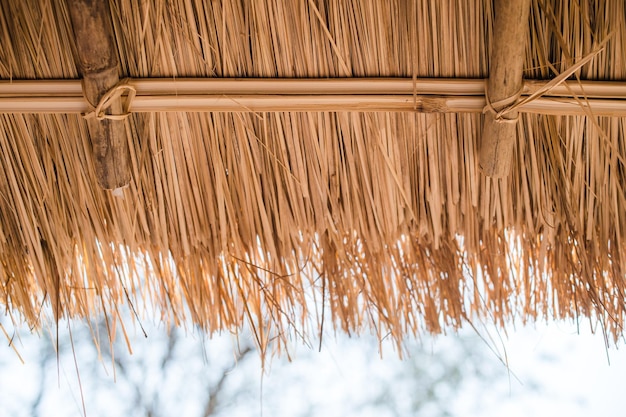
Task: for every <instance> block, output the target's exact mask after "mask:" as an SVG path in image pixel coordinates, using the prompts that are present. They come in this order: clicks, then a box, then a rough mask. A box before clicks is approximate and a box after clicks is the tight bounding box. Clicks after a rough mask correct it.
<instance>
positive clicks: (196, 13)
mask: <svg viewBox="0 0 626 417" xmlns="http://www.w3.org/2000/svg"><path fill="white" fill-rule="evenodd" d="M110 6H111V12H112V16H113V23H114V31H115V35H116V42H117V47H118V50H119V51H120V63H121V74H120V75H121V76H128V77H134V78H141V79H146V78H168V79H179V78H216V79H221V78H237V77H243V78H280V79H284V78H304V79H310V78H315V79H326V78H333V77H346V76H348V77H380V78H401V79H403V80H404V81H403V82H405V83H406V82H407V80H410V84H408V85H409V88H408V90H407V91H406V92H405V93H404V94H405V95H406V98H407V99H408V101H407V102H406V103H404V104H403V106H406V109H404V108H403V110H407V111H403V112H398V111H395V110H397V109H388V108H384V109H379V110H385V111H381V112H372V111H366V110H369V109H364V108H350V107H345V106H344V107H342V108H333V110H336V111H330V110H329V109H322V108H317V109H313V110H317V111H309V110H312V109H311V108H302V109H299V110H301V111H296V110H298V109H297V107H296V108H294V107H292V106H291V104H290V105H289V106H286V105H285V107H282V108H280V109H278V110H280V111H278V112H273V113H268V112H266V111H267V110H268V109H263V108H255V107H254V106H251V105H250V103H244V104H245V106H247V107H248V110H253V112H250V111H246V112H243V111H240V110H241V105H240V108H239V110H238V111H237V112H234V109H233V108H232V107H230V108H228V109H222V110H224V111H223V112H207V111H205V110H204V111H202V110H201V109H200V108H191V107H189V108H184V107H183V108H169V109H167V108H165V109H160V112H159V113H157V112H150V113H134V114H133V115H132V116H131V117H130V118H129V119H128V122H129V123H128V137H129V147H130V152H131V167H132V172H133V181H132V182H131V184H130V185H129V186H128V187H127V188H125V189H123V190H122V191H121V195H122V198H120V197H119V196H116V195H113V194H112V193H110V192H105V191H102V190H100V189H99V187H98V186H97V184H96V182H95V174H94V165H93V162H92V156H91V155H92V149H91V143H90V142H89V139H88V135H87V128H86V124H85V121H84V120H83V119H82V118H81V117H80V116H79V115H78V114H69V113H68V114H65V113H64V114H59V113H56V114H51V113H47V114H30V113H22V114H16V113H13V114H0V300H2V301H1V303H2V304H3V307H4V308H6V309H8V310H10V311H12V312H14V311H16V312H19V313H20V314H19V315H17V316H16V317H19V319H18V321H24V322H26V323H28V324H29V325H33V326H37V325H40V324H42V322H45V321H46V320H54V319H56V318H59V317H60V318H65V317H69V316H72V317H76V316H78V317H93V316H98V315H107V316H108V318H109V332H110V334H111V336H112V337H114V336H115V333H116V331H117V330H118V329H120V328H119V325H120V323H119V315H120V314H121V313H120V311H122V310H123V306H124V305H125V304H129V303H130V304H132V305H133V306H134V307H135V309H136V311H137V312H138V315H139V316H140V317H141V316H142V314H143V313H144V312H146V311H154V312H155V314H156V316H157V317H160V318H162V319H163V320H164V321H166V322H168V323H170V324H173V325H179V324H181V323H185V322H186V320H190V321H193V322H194V323H196V324H197V325H199V326H200V327H201V328H202V329H204V330H205V331H207V332H209V333H211V332H217V331H222V330H226V329H229V330H233V329H235V330H236V329H240V328H241V327H243V326H244V325H246V324H247V325H250V326H252V327H253V328H254V332H255V335H256V337H257V343H258V344H259V347H260V348H261V350H262V351H263V352H268V351H269V349H270V348H272V347H279V348H280V347H281V343H282V342H285V341H286V340H288V337H289V335H294V334H297V335H300V334H301V333H300V332H301V331H306V333H305V336H299V337H306V335H317V334H318V329H317V328H315V327H316V326H317V325H318V323H320V322H321V318H320V317H316V316H315V315H316V313H315V310H314V309H310V307H311V303H310V301H309V300H310V299H311V298H313V299H316V300H323V302H325V311H327V312H330V313H329V314H330V315H331V316H332V317H331V318H332V323H333V324H334V325H335V326H336V327H338V328H340V329H343V330H345V331H348V332H358V331H361V330H363V329H364V328H372V329H375V331H376V332H378V334H379V335H380V336H381V337H385V336H386V335H387V334H389V335H391V337H393V338H395V339H396V340H397V341H398V342H399V341H400V340H401V339H402V337H404V336H406V335H407V334H415V333H418V332H422V331H431V332H440V331H443V330H444V329H445V328H446V327H456V326H460V325H461V324H462V323H463V322H464V321H465V320H468V319H473V318H476V317H478V318H480V319H487V320H490V321H493V322H495V323H497V324H500V325H502V324H504V323H506V322H507V321H509V320H522V321H527V320H534V319H537V318H544V317H555V318H574V317H578V316H588V317H591V318H592V319H597V320H600V321H601V322H602V324H603V325H604V328H605V329H606V331H607V332H608V333H610V334H612V335H614V336H616V337H618V336H619V335H621V334H623V324H624V318H625V317H626V304H625V303H624V294H625V291H626V288H625V283H624V279H623V278H624V274H625V273H626V271H624V266H623V265H626V249H625V248H624V238H625V237H626V222H625V221H624V219H626V197H625V195H626V166H625V165H624V161H625V158H626V139H625V138H626V119H625V118H623V117H615V115H616V114H617V113H609V114H607V115H606V116H602V117H599V116H597V114H596V113H595V110H593V107H590V108H591V109H592V111H594V116H593V117H591V116H590V115H589V111H588V110H589V109H584V110H583V111H581V113H577V115H569V116H565V115H561V114H559V115H542V114H534V113H529V114H523V115H522V118H521V120H520V125H519V131H518V135H519V137H518V142H517V146H516V148H515V153H514V162H513V165H512V169H511V175H510V176H509V177H508V178H507V179H504V180H498V181H494V180H491V179H486V178H484V177H483V176H481V174H480V173H479V171H478V169H477V166H478V165H477V164H478V161H477V154H478V153H477V149H479V146H480V143H478V142H479V140H478V138H479V137H480V134H481V121H482V119H481V117H482V116H481V115H480V114H478V113H477V114H471V113H430V114H424V113H417V112H415V111H414V110H415V109H416V108H418V107H419V104H420V103H419V100H420V97H421V96H422V95H425V94H427V93H425V92H424V93H422V92H420V91H415V90H419V85H418V80H420V79H422V78H429V77H435V78H444V77H448V78H453V79H468V78H471V79H478V80H482V79H485V78H486V77H487V76H488V68H489V62H488V56H489V49H490V47H491V42H492V39H493V37H494V36H497V34H494V33H492V19H493V10H492V9H491V1H487V0H484V1H483V0H473V1H469V2H468V1H466V0H443V1H436V2H435V1H425V0H424V1H421V0H420V1H418V0H415V1H408V2H407V1H401V0H391V1H388V2H381V1H377V0H358V1H357V0H354V1H352V0H348V1H342V2H336V1H330V0H311V1H300V2H294V1H291V0H272V1H269V0H268V1H252V0H242V1H237V2H231V1H212V2H206V1H202V0H168V1H163V2H157V3H152V2H136V1H130V0H116V1H111V2H110ZM624 13H625V10H624V4H623V2H621V1H617V0H614V1H608V2H593V1H591V2H582V1H574V2H562V1H558V0H542V1H539V2H533V10H532V12H531V22H532V26H531V28H530V40H529V42H530V48H529V53H528V55H527V57H526V60H525V65H524V68H525V77H526V78H527V79H530V80H543V82H548V83H549V82H550V81H549V80H546V79H548V78H550V77H551V76H552V75H553V74H551V72H550V66H553V67H554V68H556V69H557V70H558V72H560V73H562V72H564V71H565V70H566V68H568V67H570V66H571V65H572V62H573V59H574V57H584V56H588V55H589V54H590V53H592V52H594V48H595V46H596V45H598V44H599V43H600V42H602V41H603V40H605V39H607V34H609V33H614V36H612V37H610V38H608V40H607V41H606V44H605V46H604V49H603V50H602V51H601V52H599V53H598V54H597V55H595V57H594V59H592V60H590V61H589V62H587V63H586V64H585V65H583V66H582V68H580V70H579V71H580V80H581V83H580V85H578V84H577V81H570V84H568V85H567V86H565V85H561V86H559V87H555V88H554V89H553V90H552V92H551V94H553V95H554V96H552V97H547V96H544V97H541V98H540V99H537V100H534V101H532V102H531V103H528V105H532V104H534V105H537V106H539V107H540V108H539V109H538V110H537V111H538V112H539V113H541V112H543V111H545V109H544V108H543V107H541V106H544V105H547V104H546V103H547V102H550V105H551V106H554V103H558V106H560V107H563V108H567V109H568V111H569V110H571V109H573V108H575V107H577V108H580V104H581V103H580V102H579V101H576V100H573V101H569V102H568V100H567V99H566V98H565V97H563V95H569V94H571V92H574V93H575V94H577V95H579V96H580V97H585V91H586V90H585V88H586V87H585V85H586V84H585V83H586V82H587V81H591V80H595V81H598V82H599V83H601V84H599V85H598V84H596V86H598V88H599V90H597V91H596V92H595V93H594V94H598V97H597V98H592V97H593V94H590V95H589V96H588V99H589V103H592V104H590V105H591V106H593V105H594V104H593V103H595V102H594V101H593V100H608V99H612V100H614V101H617V100H615V99H619V100H623V98H622V99H620V98H619V97H615V96H614V95H620V94H622V93H611V92H608V93H607V91H606V86H605V85H604V84H602V83H604V82H614V81H616V80H623V79H624V78H625V77H626V69H625V68H626V62H624V57H625V56H626V53H625V50H626V49H625V43H624V39H626V28H624V25H623V21H622V20H623V16H624ZM68 22H69V18H68V11H67V9H66V6H65V2H39V1H36V0H28V1H23V2H10V1H0V44H1V45H2V47H1V48H0V79H1V80H3V81H8V80H43V79H73V80H76V79H77V77H78V74H77V71H76V62H75V61H74V58H73V55H72V43H71V42H72V41H71V38H70V36H69V34H70V31H69V23H68ZM413 80H415V81H413ZM481 82H482V81H481ZM416 86H417V87H416ZM65 87H67V86H65ZM344 87H345V85H344ZM403 88H404V87H403ZM539 88H540V87H537V85H536V84H535V83H528V84H527V89H526V90H525V93H526V94H528V95H532V94H533V93H534V92H536V91H538V89H539ZM570 90H571V91H570ZM161 93H162V91H161ZM161 93H159V92H158V91H156V90H155V91H153V94H154V96H155V97H156V96H158V95H159V94H161ZM579 93H582V94H579ZM590 93H591V91H590ZM73 94H75V93H67V95H66V97H65V99H68V98H70V99H71V98H72V97H73ZM176 94H177V92H176V91H175V86H174V91H173V92H172V95H174V96H175V95H176ZM227 94H228V93H227ZM250 94H251V95H255V93H250ZM306 94H307V92H306V91H305V92H303V93H302V95H303V96H304V95H306ZM344 94H345V95H346V96H353V95H354V92H353V91H352V92H337V93H336V95H339V96H341V95H344ZM380 94H381V93H380V91H379V92H377V93H376V94H375V95H380ZM390 94H392V93H390ZM393 94H396V93H395V92H394V93H393ZM452 94H454V91H452V92H447V93H445V94H444V95H446V96H447V95H450V97H448V98H447V100H454V99H456V100H461V99H464V97H465V96H469V95H471V96H472V97H470V98H471V99H472V100H478V101H481V100H482V99H481V97H480V96H475V95H473V94H470V93H463V94H462V97H451V95H452ZM612 94H614V95H612ZM188 95H192V93H189V92H188V91H185V92H184V94H182V93H181V94H179V96H188ZM243 95H244V96H245V95H246V94H243ZM256 95H258V94H256ZM622 95H623V94H622ZM140 96H141V95H140V94H138V97H137V98H136V99H135V103H134V104H133V106H134V108H135V110H137V108H136V107H135V106H136V105H138V103H139V101H138V100H139V98H140ZM257 98H258V97H257ZM309 98H310V97H309ZM431 98H432V97H431ZM56 99H58V97H57V98H56ZM155 100H156V99H155ZM542 100H543V101H542ZM581 101H583V100H581ZM146 102H147V101H146ZM230 102H231V103H232V100H230ZM583 102H584V101H583ZM14 104H15V106H17V102H16V103H14ZM162 104H163V103H162ZM147 105H148V104H146V106H147ZM163 105H166V104H163ZM283 105H284V103H283ZM482 106H484V100H483V102H482V104H481V108H482ZM153 110H154V109H153ZM163 110H166V111H163ZM167 110H169V111H167ZM305 110H306V111H305ZM347 110H355V111H347ZM356 110H358V111H356ZM391 110H394V111H391ZM76 111H78V112H80V111H84V110H81V109H79V110H76ZM609 116H610V117H609ZM55 277H56V278H55ZM46 303H48V305H54V306H56V305H58V308H57V309H55V313H56V317H55V314H52V315H51V316H50V317H46V316H45V313H42V311H44V312H45V311H49V310H45V309H44V310H42V308H41V306H42V304H46ZM317 311H318V312H319V311H323V309H318V310H317ZM318 314H319V313H318ZM325 323H326V324H328V323H330V322H329V321H326V322H325ZM121 330H122V332H124V328H123V327H122V328H121ZM275 342H276V343H275Z"/></svg>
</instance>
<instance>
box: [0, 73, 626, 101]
mask: <svg viewBox="0 0 626 417" xmlns="http://www.w3.org/2000/svg"><path fill="white" fill-rule="evenodd" d="M485 81H486V80H484V79H476V78H418V79H416V80H413V79H411V78H315V79H300V78H287V79H284V78H135V79H129V82H128V83H129V85H132V86H133V87H135V89H136V90H137V95H138V96H142V95H143V96H150V95H165V96H168V95H209V94H212V95H215V94H225V95H247V94H250V95H252V94H262V95H291V94H295V95H305V94H310V95H344V94H345V95H347V94H359V95H374V94H385V95H407V94H411V95H412V94H413V93H416V94H417V95H441V96H484V94H485V91H484V90H485ZM549 81H550V80H524V87H523V90H522V96H528V95H531V94H532V93H534V92H536V91H538V90H540V89H542V88H543V87H545V85H546V84H547V83H548V82H549ZM81 94H82V87H81V80H0V98H3V97H4V98H10V97H57V96H61V97H63V96H65V97H74V96H80V95H81ZM545 96H546V97H568V98H572V97H574V96H575V97H580V98H583V97H587V98H618V99H619V98H621V99H626V81H567V82H564V83H563V84H560V85H557V86H556V87H553V88H552V89H551V90H550V91H549V92H548V93H547V94H545Z"/></svg>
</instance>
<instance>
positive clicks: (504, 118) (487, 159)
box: [479, 0, 530, 178]
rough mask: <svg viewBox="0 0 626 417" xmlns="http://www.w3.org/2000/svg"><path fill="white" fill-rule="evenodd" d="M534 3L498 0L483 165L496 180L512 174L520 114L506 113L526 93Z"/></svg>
mask: <svg viewBox="0 0 626 417" xmlns="http://www.w3.org/2000/svg"><path fill="white" fill-rule="evenodd" d="M529 12H530V0H496V1H495V20H494V28H493V46H492V50H491V60H490V63H489V80H488V81H487V94H486V96H487V99H488V101H489V102H490V103H492V104H493V105H489V103H488V108H489V110H488V111H487V112H486V114H485V121H484V123H483V135H482V144H481V148H480V157H479V164H480V167H481V169H482V171H483V172H484V173H485V175H487V176H490V177H495V178H502V177H506V176H507V175H508V173H509V170H510V167H511V164H512V161H513V152H514V150H515V143H516V140H517V119H518V117H519V113H518V111H511V112H504V113H500V112H502V111H505V110H506V108H507V107H508V106H510V105H512V104H514V102H515V98H516V96H517V95H518V94H521V93H522V86H523V80H522V75H523V73H522V70H523V65H524V57H525V53H526V43H527V39H528V15H529Z"/></svg>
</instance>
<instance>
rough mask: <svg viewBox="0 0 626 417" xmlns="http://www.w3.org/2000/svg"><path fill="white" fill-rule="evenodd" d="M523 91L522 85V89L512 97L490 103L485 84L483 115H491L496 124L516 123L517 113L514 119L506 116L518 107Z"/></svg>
mask: <svg viewBox="0 0 626 417" xmlns="http://www.w3.org/2000/svg"><path fill="white" fill-rule="evenodd" d="M523 89H524V86H523V84H522V87H521V88H520V89H519V90H518V91H517V92H516V93H515V94H513V95H512V96H510V97H506V98H503V99H502V100H498V101H496V102H492V101H491V99H490V98H489V88H488V87H487V84H486V83H485V100H486V101H487V105H486V106H485V107H484V108H483V113H491V114H493V118H494V120H495V121H496V122H497V123H517V121H518V120H519V113H517V114H516V115H515V117H514V118H510V117H506V116H507V115H509V114H510V113H512V112H513V111H515V110H516V109H517V108H518V107H519V105H520V103H521V100H520V98H521V96H522V90H523Z"/></svg>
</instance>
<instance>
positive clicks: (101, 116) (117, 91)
mask: <svg viewBox="0 0 626 417" xmlns="http://www.w3.org/2000/svg"><path fill="white" fill-rule="evenodd" d="M129 82H130V78H124V79H123V80H120V81H119V82H118V83H117V84H115V85H114V86H113V87H111V89H109V91H107V92H106V94H104V95H103V96H102V98H101V99H100V101H99V102H98V105H97V106H94V105H93V103H91V102H89V100H87V102H88V103H89V106H90V107H91V110H90V111H88V112H87V113H84V114H83V117H84V118H85V119H90V118H92V117H95V118H96V119H97V120H98V121H103V120H105V119H107V120H124V119H126V118H127V117H128V116H130V107H131V105H132V102H133V99H134V98H135V95H136V94H137V90H136V89H135V87H134V86H132V85H131V84H130V83H129ZM126 91H127V92H128V96H127V99H126V103H125V105H124V107H123V111H122V113H121V114H107V113H105V111H106V110H107V109H108V108H109V107H111V105H112V104H113V103H114V102H115V101H116V100H117V99H119V98H120V97H122V95H123V94H124V92H126Z"/></svg>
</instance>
